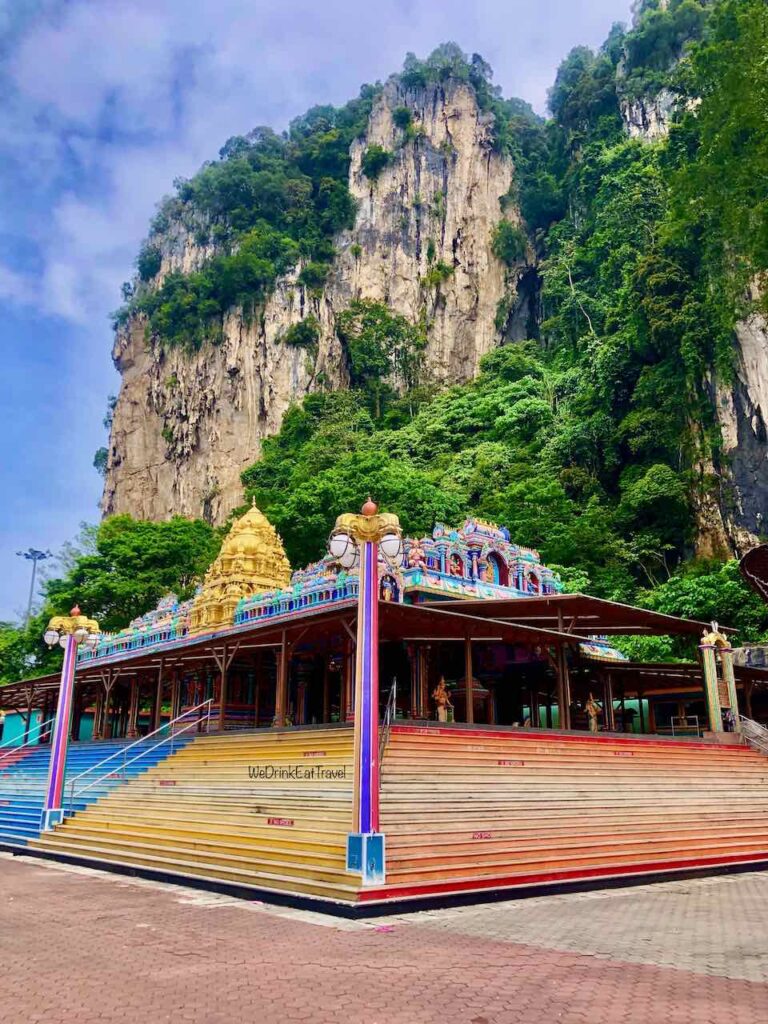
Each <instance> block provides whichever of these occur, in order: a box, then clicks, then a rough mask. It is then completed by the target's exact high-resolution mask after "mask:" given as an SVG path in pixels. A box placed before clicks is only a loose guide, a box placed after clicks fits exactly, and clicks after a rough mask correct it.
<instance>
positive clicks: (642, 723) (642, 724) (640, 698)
mask: <svg viewBox="0 0 768 1024" xmlns="http://www.w3.org/2000/svg"><path fill="white" fill-rule="evenodd" d="M637 710H638V713H639V715H640V732H643V733H644V732H645V712H644V711H643V691H642V690H641V689H639V688H638V691H637Z"/></svg>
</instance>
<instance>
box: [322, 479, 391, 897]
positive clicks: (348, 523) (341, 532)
mask: <svg viewBox="0 0 768 1024" xmlns="http://www.w3.org/2000/svg"><path fill="white" fill-rule="evenodd" d="M402 550H403V541H402V534H401V531H400V521H399V519H398V518H397V516H395V515H391V514H388V513H379V510H378V506H377V505H376V503H375V502H373V501H372V500H371V499H370V498H369V499H368V501H366V503H365V504H364V505H363V507H362V509H361V510H360V514H359V515H355V514H352V513H347V514H345V515H341V516H339V517H338V519H337V520H336V526H335V527H334V530H333V533H332V534H331V537H330V541H329V543H328V551H329V553H330V555H331V557H332V558H334V559H336V560H337V561H338V562H340V563H341V565H342V567H343V568H345V569H351V568H354V567H355V566H359V573H360V584H359V595H358V609H357V656H356V661H355V755H354V756H355V779H354V827H355V829H356V831H355V832H352V833H350V835H349V837H348V840H347V868H348V870H350V871H359V872H360V873H361V874H362V876H363V883H364V884H365V883H367V884H372V883H376V882H381V881H383V880H384V837H383V835H381V834H380V833H379V586H378V583H379V581H378V561H379V552H380V551H381V553H382V555H383V556H384V558H385V559H386V560H387V561H388V562H395V561H396V560H397V559H399V558H400V557H402Z"/></svg>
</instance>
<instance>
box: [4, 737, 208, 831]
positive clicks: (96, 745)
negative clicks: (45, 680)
mask: <svg viewBox="0 0 768 1024" xmlns="http://www.w3.org/2000/svg"><path fill="white" fill-rule="evenodd" d="M192 739H194V737H193V736H177V737H176V739H175V740H174V751H176V750H178V749H180V748H181V747H182V746H184V745H185V744H186V743H189V742H190V741H191V740H192ZM129 745H130V744H129V741H127V740H123V741H120V740H109V741H99V742H92V743H73V744H71V745H70V747H69V750H68V751H67V767H66V774H65V778H64V794H65V806H67V798H68V794H69V791H68V787H67V782H68V780H69V781H71V780H72V779H74V778H75V777H76V776H78V775H80V774H81V772H86V771H88V770H90V769H93V768H96V766H97V765H99V764H100V763H101V762H102V761H104V760H105V759H106V758H108V757H110V756H111V755H113V754H119V753H122V751H123V750H125V748H126V747H128V746H129ZM141 751H142V745H141V744H140V743H139V744H136V746H135V747H132V748H131V750H130V751H128V753H127V757H128V759H129V760H130V759H131V758H134V757H136V756H137V755H138V754H140V753H141ZM2 753H4V751H2V752H0V758H2ZM170 754H171V749H170V746H169V745H168V744H164V745H163V746H155V745H154V741H150V743H149V744H148V745H147V749H146V752H145V753H144V755H143V756H142V757H140V758H139V759H138V760H136V761H134V763H133V764H130V765H128V766H127V767H126V769H125V774H123V770H122V760H121V758H120V757H118V756H116V757H115V758H114V766H113V764H111V763H107V764H105V765H104V766H103V768H99V769H98V770H96V771H94V772H93V778H92V779H91V778H89V777H86V778H84V779H83V780H82V783H81V784H82V785H83V786H87V785H88V783H89V782H91V781H93V782H95V781H96V779H98V778H99V777H100V776H101V775H102V774H103V773H104V772H110V769H113V772H114V774H113V777H112V778H110V777H109V776H107V778H104V779H101V780H100V781H99V783H98V784H97V785H94V786H92V787H91V788H90V789H86V790H85V791H83V792H78V793H77V794H76V798H75V800H74V802H73V803H72V805H71V807H69V806H67V810H68V811H69V812H75V811H81V810H83V809H84V808H85V807H87V806H88V805H89V804H92V803H94V802H95V801H96V800H98V799H99V798H100V797H102V796H106V794H107V793H109V792H111V791H112V790H113V789H115V788H116V787H117V786H119V785H121V784H122V783H123V782H129V781H130V780H131V779H135V778H136V776H138V775H141V774H142V773H143V772H145V771H147V769H148V768H152V767H154V765H156V764H158V763H159V762H160V761H164V760H165V759H166V758H167V757H169V756H170ZM50 755H51V750H50V747H49V746H48V745H45V746H35V747H29V748H27V749H26V750H25V752H24V754H23V756H22V757H20V758H18V760H15V761H14V762H13V764H6V765H5V766H3V762H2V760H1V759H0V843H11V844H14V845H17V846H24V845H26V843H27V842H28V841H29V840H30V839H36V838H37V837H38V836H39V835H40V831H41V829H40V826H41V820H42V813H43V801H44V799H45V788H46V785H47V782H48V767H49V763H50Z"/></svg>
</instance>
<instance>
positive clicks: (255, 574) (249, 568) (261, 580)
mask: <svg viewBox="0 0 768 1024" xmlns="http://www.w3.org/2000/svg"><path fill="white" fill-rule="evenodd" d="M290 579H291V567H290V564H289V563H288V559H287V557H286V554H285V551H284V549H283V543H282V541H281V540H280V537H279V536H278V534H277V531H276V530H275V528H274V526H272V524H271V523H270V522H269V520H268V519H267V518H266V516H265V515H263V514H262V513H261V512H260V511H259V510H258V509H257V508H256V506H255V505H254V506H253V507H252V508H249V509H248V511H247V512H246V513H245V515H244V516H242V517H241V518H240V519H238V520H237V522H236V523H234V524H233V526H232V529H231V530H230V531H229V534H228V536H227V537H226V538H225V540H224V543H223V545H222V547H221V552H220V553H219V556H218V558H216V560H215V561H214V562H213V564H212V565H211V567H210V569H209V570H208V572H207V573H206V574H205V581H204V582H203V587H202V590H201V591H200V593H199V594H198V595H197V597H196V598H195V600H194V604H193V605H192V615H191V618H190V628H189V631H190V633H204V632H209V631H212V630H217V629H224V628H226V627H229V626H231V625H232V623H233V621H234V616H235V608H236V607H237V603H238V601H240V600H241V598H243V597H251V596H252V595H254V594H261V593H264V592H265V591H269V590H277V589H280V588H282V587H287V586H288V584H289V582H290Z"/></svg>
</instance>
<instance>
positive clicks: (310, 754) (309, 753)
mask: <svg viewBox="0 0 768 1024" xmlns="http://www.w3.org/2000/svg"><path fill="white" fill-rule="evenodd" d="M304 757H325V751H324V750H305V751H304Z"/></svg>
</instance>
